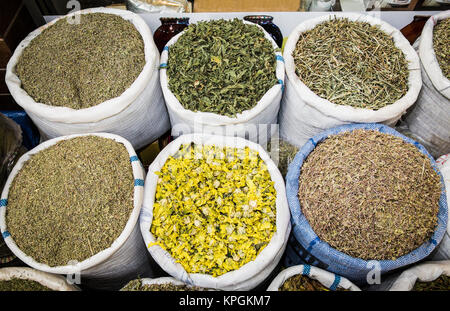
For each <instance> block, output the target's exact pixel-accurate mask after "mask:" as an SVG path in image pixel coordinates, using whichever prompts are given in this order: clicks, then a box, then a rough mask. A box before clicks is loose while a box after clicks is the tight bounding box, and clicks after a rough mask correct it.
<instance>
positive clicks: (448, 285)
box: [412, 275, 450, 291]
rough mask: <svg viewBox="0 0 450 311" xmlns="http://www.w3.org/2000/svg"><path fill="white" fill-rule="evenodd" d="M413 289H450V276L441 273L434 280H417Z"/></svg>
mask: <svg viewBox="0 0 450 311" xmlns="http://www.w3.org/2000/svg"><path fill="white" fill-rule="evenodd" d="M412 290H413V291H450V277H449V276H446V275H441V276H440V277H438V278H437V279H436V280H434V281H432V282H421V281H417V282H416V283H415V284H414V287H413V289H412Z"/></svg>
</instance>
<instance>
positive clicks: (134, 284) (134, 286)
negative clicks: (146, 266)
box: [121, 280, 205, 292]
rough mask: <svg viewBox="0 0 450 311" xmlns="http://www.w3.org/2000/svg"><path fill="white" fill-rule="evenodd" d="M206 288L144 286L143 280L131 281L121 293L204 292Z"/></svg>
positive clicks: (163, 285) (167, 284) (173, 285)
mask: <svg viewBox="0 0 450 311" xmlns="http://www.w3.org/2000/svg"><path fill="white" fill-rule="evenodd" d="M203 290H205V289H204V288H201V287H198V286H188V285H175V284H171V283H165V284H150V285H146V284H142V280H133V281H130V282H129V283H128V284H127V285H125V287H123V288H122V289H121V291H158V292H159V291H171V292H173V291H203Z"/></svg>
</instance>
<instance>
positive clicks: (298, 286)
mask: <svg viewBox="0 0 450 311" xmlns="http://www.w3.org/2000/svg"><path fill="white" fill-rule="evenodd" d="M278 290H279V291H327V292H328V291H330V289H329V288H328V287H326V286H324V285H322V283H320V282H319V281H317V280H314V279H312V278H310V277H308V276H306V275H302V274H297V275H294V276H291V277H290V278H288V279H287V280H286V281H284V283H283V285H282V286H281V287H280V288H279V289H278ZM336 291H348V289H344V288H342V287H338V288H337V289H336Z"/></svg>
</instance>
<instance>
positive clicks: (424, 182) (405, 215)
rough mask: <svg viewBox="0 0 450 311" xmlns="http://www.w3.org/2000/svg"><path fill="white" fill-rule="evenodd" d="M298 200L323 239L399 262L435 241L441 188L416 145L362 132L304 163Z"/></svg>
mask: <svg viewBox="0 0 450 311" xmlns="http://www.w3.org/2000/svg"><path fill="white" fill-rule="evenodd" d="M298 194H299V199H300V206H301V209H302V212H303V214H304V215H305V217H306V219H307V220H308V222H309V224H310V225H311V227H312V229H313V230H314V232H315V233H316V234H317V235H318V237H319V238H320V239H321V240H322V241H324V242H327V243H328V244H330V246H331V247H333V248H335V249H337V250H339V251H341V252H343V253H345V254H348V255H350V256H353V257H357V258H361V259H365V260H371V259H374V260H394V259H397V258H398V257H400V256H403V255H405V254H407V253H409V252H411V251H412V250H414V249H416V248H417V247H419V246H420V245H421V244H423V243H424V242H426V241H428V240H429V239H430V238H431V236H432V234H433V232H434V230H435V228H436V225H437V220H438V218H437V213H438V211H439V198H440V196H441V182H440V178H439V175H438V174H437V173H436V172H435V171H434V170H433V168H432V166H431V162H430V160H429V159H428V157H426V156H425V155H424V154H422V153H421V152H420V151H419V150H418V149H417V148H416V147H415V146H414V145H412V144H409V143H406V142H404V141H403V140H402V139H401V138H399V137H395V136H393V135H389V134H384V133H380V132H378V131H373V130H363V129H357V130H353V131H352V132H344V133H341V134H338V135H332V136H330V137H328V138H327V139H325V140H324V141H322V142H321V143H319V144H318V145H317V146H316V148H315V149H314V150H313V151H312V152H311V153H310V154H309V156H308V157H307V159H306V160H305V162H304V163H303V165H302V168H301V172H300V179H299V192H298Z"/></svg>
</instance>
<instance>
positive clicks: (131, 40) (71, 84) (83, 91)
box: [16, 13, 145, 109]
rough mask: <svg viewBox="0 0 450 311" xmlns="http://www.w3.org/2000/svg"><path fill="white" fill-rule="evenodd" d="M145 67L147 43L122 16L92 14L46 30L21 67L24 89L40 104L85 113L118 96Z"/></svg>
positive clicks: (26, 53) (24, 56)
mask: <svg viewBox="0 0 450 311" xmlns="http://www.w3.org/2000/svg"><path fill="white" fill-rule="evenodd" d="M144 65H145V55H144V41H143V40H142V37H141V35H140V33H139V32H138V31H137V29H136V28H135V27H134V25H133V24H132V23H131V22H129V21H127V20H125V19H123V18H121V17H120V16H117V15H113V14H105V13H90V14H83V15H81V16H80V23H79V24H70V23H69V22H68V21H67V19H66V18H64V19H61V20H59V21H57V22H56V23H55V24H53V25H52V26H50V27H48V28H47V29H45V30H44V31H43V32H42V33H41V34H40V35H39V36H37V37H36V38H34V39H33V41H31V43H30V44H29V45H28V46H27V47H26V48H25V49H24V50H23V53H22V55H21V56H20V58H19V61H18V62H17V66H16V71H17V75H18V77H19V78H20V81H21V82H22V88H23V89H24V90H25V91H26V92H27V93H28V95H30V96H31V97H32V98H33V99H34V100H35V101H36V102H39V103H43V104H47V105H51V106H64V107H70V108H73V109H83V108H88V107H91V106H95V105H98V104H100V103H102V102H104V101H106V100H109V99H111V98H114V97H117V96H120V95H121V94H122V93H123V92H124V91H125V90H126V89H127V88H129V87H130V85H131V84H132V83H133V82H134V81H135V80H136V78H137V77H138V75H139V74H140V73H141V71H142V69H143V67H144Z"/></svg>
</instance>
